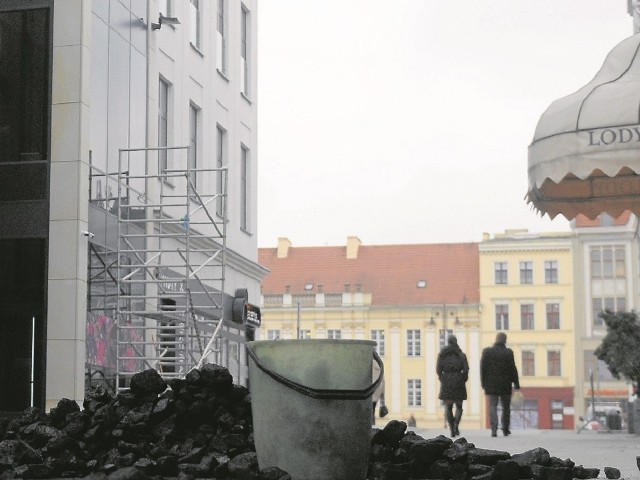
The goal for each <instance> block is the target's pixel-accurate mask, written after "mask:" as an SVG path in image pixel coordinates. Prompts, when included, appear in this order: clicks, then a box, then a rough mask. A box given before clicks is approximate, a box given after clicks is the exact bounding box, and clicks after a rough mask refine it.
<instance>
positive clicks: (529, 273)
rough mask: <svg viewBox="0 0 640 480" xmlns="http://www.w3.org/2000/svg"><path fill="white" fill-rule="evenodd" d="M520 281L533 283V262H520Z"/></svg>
mask: <svg viewBox="0 0 640 480" xmlns="http://www.w3.org/2000/svg"><path fill="white" fill-rule="evenodd" d="M520 283H521V284H523V285H525V284H527V285H528V284H532V283H533V262H520Z"/></svg>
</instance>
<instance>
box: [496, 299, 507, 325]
mask: <svg viewBox="0 0 640 480" xmlns="http://www.w3.org/2000/svg"><path fill="white" fill-rule="evenodd" d="M499 310H500V311H499ZM495 315H496V330H509V305H508V304H507V303H496V306H495ZM498 315H500V316H498Z"/></svg>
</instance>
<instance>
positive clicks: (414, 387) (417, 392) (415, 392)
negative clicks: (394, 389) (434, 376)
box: [407, 378, 422, 407]
mask: <svg viewBox="0 0 640 480" xmlns="http://www.w3.org/2000/svg"><path fill="white" fill-rule="evenodd" d="M407 406H409V407H421V406H422V380H420V379H419V378H410V379H408V380H407Z"/></svg>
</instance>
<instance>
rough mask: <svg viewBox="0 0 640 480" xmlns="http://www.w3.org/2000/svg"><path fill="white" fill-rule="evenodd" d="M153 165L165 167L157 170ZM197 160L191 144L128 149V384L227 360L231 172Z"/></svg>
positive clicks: (120, 185) (122, 238) (124, 170)
mask: <svg viewBox="0 0 640 480" xmlns="http://www.w3.org/2000/svg"><path fill="white" fill-rule="evenodd" d="M167 158H169V160H167ZM151 162H157V165H158V167H157V169H151V170H155V171H157V172H158V173H157V174H148V173H147V172H149V171H150V169H149V168H148V165H149V164H150V163H151ZM168 163H170V164H175V165H186V167H187V168H186V169H172V168H169V167H168V165H167V164H168ZM194 163H195V161H194V159H193V158H192V157H191V156H190V149H189V147H164V148H163V147H160V148H150V149H121V150H120V151H119V157H118V174H117V190H118V192H117V195H116V198H117V203H118V204H117V206H116V208H115V210H116V211H117V224H118V228H117V237H118V238H117V245H118V251H117V256H116V258H117V271H118V274H117V277H116V278H117V280H118V288H117V289H116V292H117V296H118V298H117V308H116V315H115V317H116V364H117V366H116V385H117V388H118V389H122V388H127V387H128V385H129V380H130V377H131V376H132V375H133V374H135V373H136V372H139V371H141V370H143V369H148V368H154V369H156V370H157V371H158V372H159V373H160V375H161V376H162V377H163V378H165V379H167V380H168V379H170V378H175V377H184V376H185V375H186V374H187V373H188V372H189V371H190V370H191V369H193V368H194V367H200V366H201V365H202V363H203V362H204V361H206V360H209V361H213V362H219V358H218V356H219V354H220V352H219V348H218V343H219V342H218V336H219V333H220V329H221V327H222V324H223V317H224V308H223V307H224V286H225V285H224V283H225V257H226V198H227V194H226V191H227V169H226V168H211V169H206V168H196V167H195V166H194ZM199 187H200V188H199ZM211 191H213V193H211Z"/></svg>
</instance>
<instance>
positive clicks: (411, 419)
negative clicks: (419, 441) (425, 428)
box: [407, 413, 417, 427]
mask: <svg viewBox="0 0 640 480" xmlns="http://www.w3.org/2000/svg"><path fill="white" fill-rule="evenodd" d="M416 426H417V424H416V417H414V416H413V413H412V414H411V415H409V420H408V421H407V427H416Z"/></svg>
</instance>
